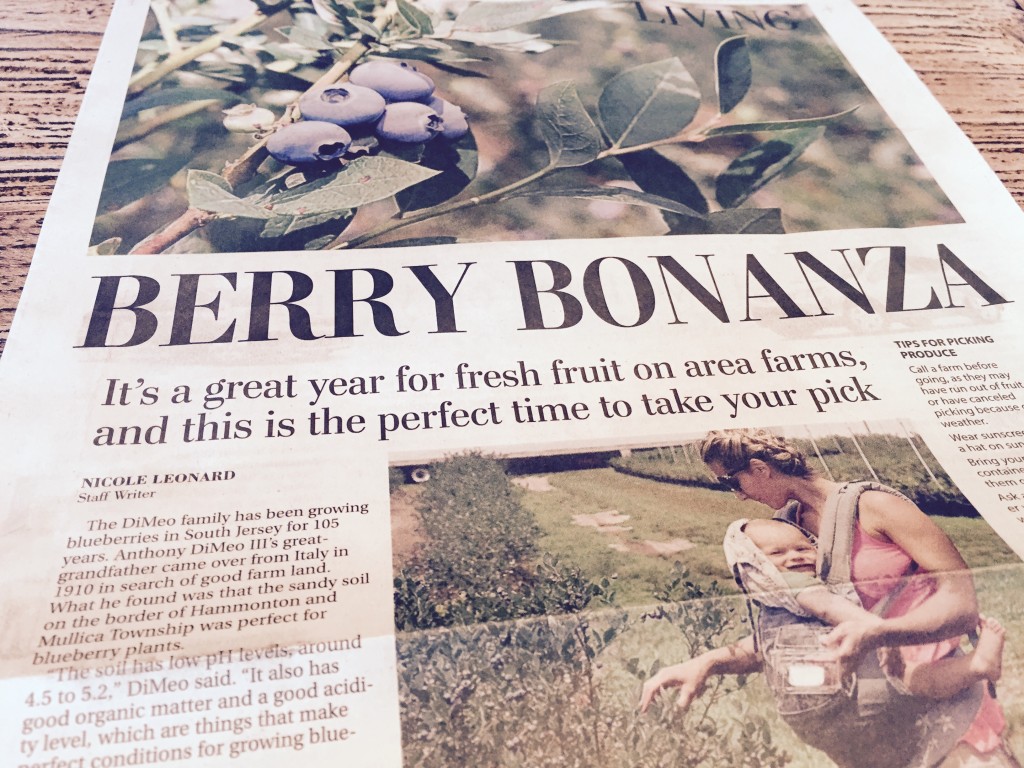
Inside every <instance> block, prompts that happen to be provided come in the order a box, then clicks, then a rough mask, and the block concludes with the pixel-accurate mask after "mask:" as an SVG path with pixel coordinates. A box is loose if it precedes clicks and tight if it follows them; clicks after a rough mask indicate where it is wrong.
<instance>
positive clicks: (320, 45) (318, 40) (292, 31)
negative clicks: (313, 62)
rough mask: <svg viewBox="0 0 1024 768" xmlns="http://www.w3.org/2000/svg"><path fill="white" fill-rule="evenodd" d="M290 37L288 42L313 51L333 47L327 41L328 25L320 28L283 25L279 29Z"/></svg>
mask: <svg viewBox="0 0 1024 768" xmlns="http://www.w3.org/2000/svg"><path fill="white" fill-rule="evenodd" d="M277 31H278V32H280V33H281V34H283V35H284V36H285V37H286V38H288V42H289V43H292V44H293V45H298V46H300V47H302V48H308V49H309V50H311V51H326V50H328V49H329V48H330V47H331V44H330V43H329V42H327V37H326V31H327V30H326V25H324V28H322V29H318V30H312V29H307V28H306V27H299V26H295V27H281V28H279V29H278V30H277Z"/></svg>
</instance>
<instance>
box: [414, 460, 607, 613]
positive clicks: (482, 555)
mask: <svg viewBox="0 0 1024 768" xmlns="http://www.w3.org/2000/svg"><path fill="white" fill-rule="evenodd" d="M422 490H423V492H422V493H421V494H420V496H419V499H418V503H417V505H416V506H417V511H418V514H419V520H420V525H421V528H422V530H423V535H424V538H425V544H424V546H423V547H422V552H421V554H420V555H419V556H418V557H415V558H413V559H412V560H411V561H410V562H407V563H405V564H403V566H402V567H401V569H400V570H399V571H398V573H397V574H396V576H395V624H396V626H397V627H398V628H399V629H428V628H432V627H445V626H452V625H458V624H471V623H477V622H483V621H503V620H507V619H516V618H521V617H523V616H543V615H548V614H560V613H576V612H579V611H581V610H583V609H584V608H586V607H587V606H588V605H590V604H591V602H593V601H595V600H597V601H598V602H602V601H603V602H607V601H609V600H610V599H611V598H612V595H613V589H612V585H611V583H610V582H609V581H608V580H607V579H602V580H600V581H599V582H593V581H591V580H589V579H587V578H585V577H584V576H583V574H582V573H581V572H580V570H579V569H578V568H574V567H572V566H571V565H567V564H564V563H561V562H559V561H558V560H556V559H555V558H552V557H550V556H541V555H540V553H539V550H538V547H537V538H538V536H539V530H538V528H537V526H536V523H535V522H534V521H533V517H532V515H531V514H530V513H529V511H527V510H526V509H525V508H524V507H523V506H522V504H521V503H520V497H521V495H522V491H521V490H520V489H519V488H517V487H516V486H515V485H513V484H512V482H511V481H510V480H509V479H508V477H507V476H506V474H505V470H504V466H503V464H502V463H501V462H500V461H498V460H496V459H493V458H491V457H488V456H484V455H482V454H478V453H469V454H465V455H461V456H453V457H450V458H449V459H447V460H446V461H442V462H438V463H437V464H434V465H433V466H432V467H431V479H430V482H429V483H426V484H425V485H424V486H423V489H422Z"/></svg>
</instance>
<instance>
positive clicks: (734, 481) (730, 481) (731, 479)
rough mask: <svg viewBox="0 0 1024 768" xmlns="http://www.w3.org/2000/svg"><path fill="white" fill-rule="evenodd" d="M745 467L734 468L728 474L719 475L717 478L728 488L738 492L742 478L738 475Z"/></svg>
mask: <svg viewBox="0 0 1024 768" xmlns="http://www.w3.org/2000/svg"><path fill="white" fill-rule="evenodd" d="M745 469H746V467H740V468H739V469H734V470H733V471H732V472H730V473H729V474H727V475H719V476H718V478H717V479H718V482H719V483H721V484H722V485H724V486H725V487H726V488H727V489H728V490H730V491H733V492H736V491H738V490H740V479H739V478H738V477H736V475H738V474H739V473H740V472H742V471H743V470H745Z"/></svg>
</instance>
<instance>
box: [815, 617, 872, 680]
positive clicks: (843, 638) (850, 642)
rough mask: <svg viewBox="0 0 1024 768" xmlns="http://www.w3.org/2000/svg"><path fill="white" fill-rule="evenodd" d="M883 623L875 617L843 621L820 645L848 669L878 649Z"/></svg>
mask: <svg viewBox="0 0 1024 768" xmlns="http://www.w3.org/2000/svg"><path fill="white" fill-rule="evenodd" d="M883 624H884V621H883V620H882V619H881V618H879V617H877V616H871V618H863V619H858V620H856V621H844V622H841V623H839V624H837V625H836V626H835V627H833V629H832V631H831V632H829V633H828V634H827V635H825V637H823V638H822V641H821V642H822V645H824V646H825V647H826V648H831V649H833V650H834V651H835V654H836V658H837V659H838V660H839V661H840V663H842V665H843V667H844V668H846V669H849V668H851V667H853V666H856V664H857V662H858V661H859V660H860V658H861V656H863V655H864V654H865V653H867V652H868V651H870V650H873V649H875V648H878V647H879V646H880V645H881V643H880V642H879V638H880V634H881V631H882V627H883Z"/></svg>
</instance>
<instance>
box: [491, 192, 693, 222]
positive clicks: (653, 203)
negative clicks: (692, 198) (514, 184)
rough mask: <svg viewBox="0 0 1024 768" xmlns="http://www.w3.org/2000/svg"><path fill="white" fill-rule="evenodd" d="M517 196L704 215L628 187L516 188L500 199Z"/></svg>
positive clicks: (689, 215)
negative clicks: (559, 198)
mask: <svg viewBox="0 0 1024 768" xmlns="http://www.w3.org/2000/svg"><path fill="white" fill-rule="evenodd" d="M517 197H577V198H580V199H581V200H593V199H600V200H611V201H613V202H616V203H626V204H627V205H642V206H647V207H650V208H660V209H661V210H663V211H671V212H672V213H677V214H679V215H681V216H687V217H689V218H693V219H699V220H701V221H703V220H704V215H703V214H701V213H698V212H697V211H695V210H693V209H692V208H688V207H687V206H685V205H682V204H681V203H677V202H676V201H675V200H670V199H668V198H667V197H659V196H658V195H651V194H648V193H647V192H640V191H638V190H635V189H630V188H628V187H578V188H577V187H555V188H553V189H533V190H530V189H526V190H517V191H515V192H512V193H511V194H508V195H503V196H502V198H501V199H502V200H512V199H514V198H517Z"/></svg>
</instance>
